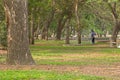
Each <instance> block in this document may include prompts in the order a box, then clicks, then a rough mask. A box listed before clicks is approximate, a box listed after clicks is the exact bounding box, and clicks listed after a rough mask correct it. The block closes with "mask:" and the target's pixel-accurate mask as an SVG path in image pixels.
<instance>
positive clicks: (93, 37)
mask: <svg viewBox="0 0 120 80" xmlns="http://www.w3.org/2000/svg"><path fill="white" fill-rule="evenodd" d="M95 35H96V34H95V32H94V30H91V41H92V44H94V43H95Z"/></svg>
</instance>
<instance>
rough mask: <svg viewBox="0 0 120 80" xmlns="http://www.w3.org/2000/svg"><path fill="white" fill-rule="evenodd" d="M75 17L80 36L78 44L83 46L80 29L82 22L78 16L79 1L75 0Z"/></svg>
mask: <svg viewBox="0 0 120 80" xmlns="http://www.w3.org/2000/svg"><path fill="white" fill-rule="evenodd" d="M74 7H75V16H76V21H77V36H78V44H81V31H82V30H81V29H82V28H81V27H80V20H79V15H78V0H75V5H74Z"/></svg>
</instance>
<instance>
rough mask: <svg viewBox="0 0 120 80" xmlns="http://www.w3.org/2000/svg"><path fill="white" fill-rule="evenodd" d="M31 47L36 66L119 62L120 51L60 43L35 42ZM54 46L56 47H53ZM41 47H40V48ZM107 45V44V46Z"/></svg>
mask: <svg viewBox="0 0 120 80" xmlns="http://www.w3.org/2000/svg"><path fill="white" fill-rule="evenodd" d="M37 44H39V45H33V46H31V52H32V55H33V57H34V59H35V61H36V63H37V64H48V65H100V64H108V65H110V64H113V63H117V62H120V49H118V48H110V47H106V46H104V47H99V45H101V44H102V45H104V44H103V43H101V44H100V43H97V44H95V45H90V44H88V45H81V46H63V42H62V41H60V42H59V41H57V42H56V43H55V41H51V42H50V41H48V42H47V43H46V42H45V41H43V42H42V41H41V43H40V41H39V42H37ZM52 44H53V45H52ZM55 44H56V45H55ZM41 45H42V46H41ZM107 45H109V44H107Z"/></svg>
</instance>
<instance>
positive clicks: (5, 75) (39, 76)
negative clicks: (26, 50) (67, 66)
mask: <svg viewBox="0 0 120 80" xmlns="http://www.w3.org/2000/svg"><path fill="white" fill-rule="evenodd" d="M0 80H110V79H106V78H103V77H96V76H90V75H80V74H75V73H58V72H53V71H39V70H31V71H19V70H18V71H11V70H9V71H0Z"/></svg>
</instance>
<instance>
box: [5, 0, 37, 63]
mask: <svg viewBox="0 0 120 80" xmlns="http://www.w3.org/2000/svg"><path fill="white" fill-rule="evenodd" d="M3 1H4V9H5V16H6V25H7V28H8V54H7V64H20V65H23V64H34V63H35V62H34V60H33V58H32V56H31V54H30V49H29V40H28V13H27V3H28V2H27V0H3Z"/></svg>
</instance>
